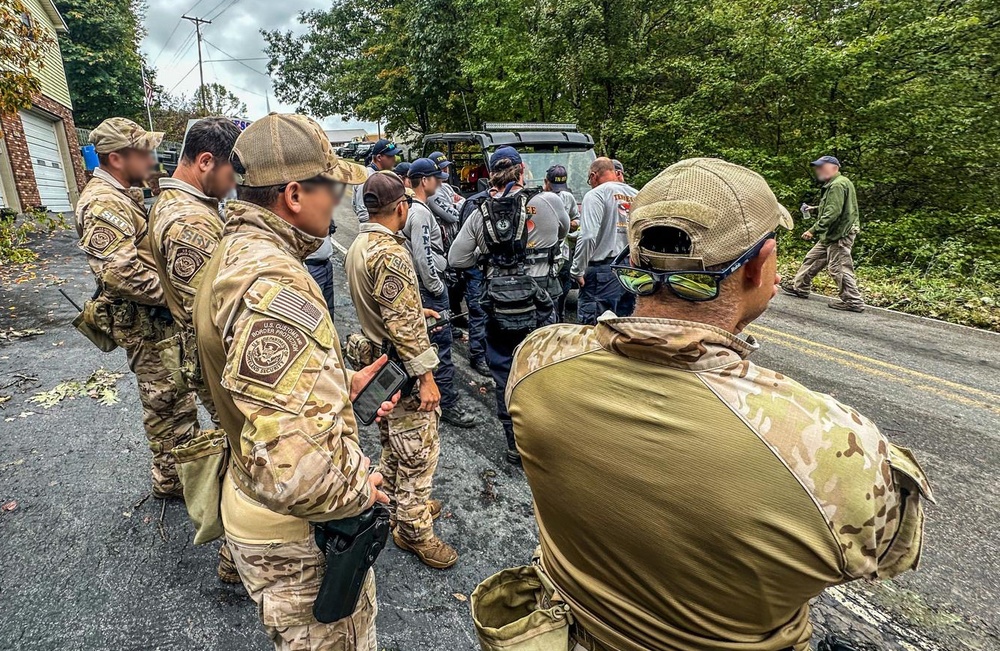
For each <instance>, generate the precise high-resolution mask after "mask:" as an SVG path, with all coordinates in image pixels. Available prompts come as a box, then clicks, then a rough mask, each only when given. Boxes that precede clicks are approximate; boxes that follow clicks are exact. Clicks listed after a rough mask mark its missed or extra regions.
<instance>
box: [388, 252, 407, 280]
mask: <svg viewBox="0 0 1000 651" xmlns="http://www.w3.org/2000/svg"><path fill="white" fill-rule="evenodd" d="M385 266H386V267H388V268H389V271H393V272H395V273H397V274H401V275H403V276H409V275H410V273H411V272H412V271H413V266H412V265H408V264H406V262H405V261H404V260H403V259H402V258H400V257H399V256H398V255H388V256H386V258H385Z"/></svg>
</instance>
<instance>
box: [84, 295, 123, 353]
mask: <svg viewBox="0 0 1000 651" xmlns="http://www.w3.org/2000/svg"><path fill="white" fill-rule="evenodd" d="M111 323H112V318H111V304H110V303H108V302H107V301H103V300H100V299H92V300H89V301H87V302H86V303H84V304H83V311H82V312H80V313H79V314H78V315H76V318H75V319H73V327H74V328H76V329H77V330H79V331H80V333H81V334H82V335H83V336H84V337H86V338H87V339H89V340H90V341H91V342H92V343H93V344H94V345H95V346H97V347H98V348H99V349H100V350H101V351H103V352H105V353H110V352H111V351H112V350H114V349H115V348H118V344H117V343H115V340H114V337H112V336H111Z"/></svg>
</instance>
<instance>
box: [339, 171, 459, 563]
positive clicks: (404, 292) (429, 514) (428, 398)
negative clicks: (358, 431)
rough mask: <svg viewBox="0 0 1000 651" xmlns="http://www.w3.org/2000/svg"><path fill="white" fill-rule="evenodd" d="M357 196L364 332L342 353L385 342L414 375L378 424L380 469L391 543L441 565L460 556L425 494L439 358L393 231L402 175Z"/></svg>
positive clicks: (355, 293) (352, 265) (352, 258)
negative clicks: (361, 217)
mask: <svg viewBox="0 0 1000 651" xmlns="http://www.w3.org/2000/svg"><path fill="white" fill-rule="evenodd" d="M359 194H360V195H361V196H362V198H363V200H364V204H365V209H366V210H367V212H368V219H369V221H367V222H365V223H363V224H361V228H360V230H359V232H358V237H357V238H356V239H355V240H354V242H353V243H352V244H351V248H350V249H349V250H348V251H347V260H346V262H345V267H346V269H347V283H348V286H349V288H350V290H351V299H352V300H353V301H354V307H355V309H356V310H357V312H358V320H359V321H360V322H361V329H362V331H363V333H364V335H363V336H362V335H352V339H351V341H350V342H349V343H348V357H349V358H352V360H354V361H355V363H356V364H360V363H364V362H365V361H367V359H370V358H371V357H372V356H374V351H377V350H379V349H380V348H381V346H382V344H383V342H388V343H390V344H392V346H393V347H394V348H395V354H396V355H397V356H398V358H399V360H401V361H402V364H403V366H404V367H405V370H406V372H407V374H408V375H409V376H410V377H412V378H417V388H416V393H415V394H414V395H409V396H404V397H403V399H402V400H400V402H399V405H398V406H397V407H396V409H395V411H393V412H392V413H391V414H390V415H389V417H388V418H386V419H384V420H383V421H382V422H381V423H380V424H379V433H380V436H381V441H382V458H381V461H380V463H379V470H381V472H382V474H383V476H384V477H385V491H386V493H387V494H388V495H389V509H390V512H391V513H392V525H393V527H392V538H393V540H394V541H395V542H396V544H397V545H398V546H399V547H400V548H402V549H405V550H407V551H411V552H413V553H414V554H416V555H417V557H418V558H420V560H421V561H423V562H424V563H425V564H427V565H428V566H430V567H433V568H437V569H444V568H447V567H451V566H452V565H454V564H455V562H456V561H457V560H458V553H457V552H456V551H455V550H454V549H453V548H452V547H451V546H450V545H448V544H447V543H446V542H444V541H443V540H441V539H440V538H439V537H438V536H437V535H436V534H435V533H434V525H433V519H434V517H436V516H437V514H438V513H440V512H441V504H440V503H439V502H437V500H431V499H430V495H431V483H432V481H433V478H434V470H435V469H436V468H437V462H438V453H439V451H440V446H441V444H440V438H439V436H438V418H439V416H440V412H439V409H438V404H439V402H440V400H441V394H440V393H439V391H438V388H437V384H435V382H434V369H435V368H436V367H437V366H438V363H439V360H438V356H437V353H436V352H435V350H434V348H433V346H431V342H430V338H429V336H428V333H427V322H426V320H425V316H426V315H427V314H432V315H433V316H438V314H437V313H436V312H433V311H431V310H425V309H424V308H423V306H422V304H421V301H420V290H419V287H418V285H417V274H416V271H415V270H414V268H413V260H412V258H411V257H410V253H409V251H408V250H407V249H406V240H405V238H403V237H401V236H399V235H397V233H398V232H400V231H401V230H402V229H403V226H404V225H405V224H406V218H407V215H408V214H409V206H410V201H411V198H410V196H409V195H408V194H407V192H406V189H405V188H404V187H403V182H402V180H400V179H399V177H398V176H396V175H395V173H393V172H378V173H375V174H372V175H371V176H370V177H368V180H367V181H366V182H365V185H364V187H363V188H362V190H361V191H360V192H359Z"/></svg>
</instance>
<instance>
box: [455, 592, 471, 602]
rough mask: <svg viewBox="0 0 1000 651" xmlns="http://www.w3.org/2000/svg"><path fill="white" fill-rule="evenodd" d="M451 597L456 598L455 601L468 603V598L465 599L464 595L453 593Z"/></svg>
mask: <svg viewBox="0 0 1000 651" xmlns="http://www.w3.org/2000/svg"><path fill="white" fill-rule="evenodd" d="M451 596H452V597H455V598H456V599H458V600H459V601H468V600H469V598H468V597H466V596H465V595H464V594H462V593H461V592H455V593H452V595H451Z"/></svg>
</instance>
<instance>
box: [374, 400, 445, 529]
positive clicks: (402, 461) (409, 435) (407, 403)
mask: <svg viewBox="0 0 1000 651" xmlns="http://www.w3.org/2000/svg"><path fill="white" fill-rule="evenodd" d="M419 405H420V401H419V400H417V399H416V397H409V398H404V399H402V400H400V401H399V404H397V405H396V409H394V410H393V412H392V413H391V414H389V417H388V418H383V419H382V420H381V422H379V428H378V429H379V434H380V438H381V441H382V457H381V458H380V459H379V471H380V472H381V473H382V476H383V477H384V478H385V481H384V483H383V484H382V490H383V491H384V492H385V494H386V495H388V496H389V512H390V513H391V517H392V521H393V524H394V525H395V526H396V527H397V531H398V532H399V534H400V536H402V537H403V538H404V539H405V540H407V541H410V542H419V541H422V540H426V539H428V538H430V537H431V536H433V535H434V521H433V519H432V518H431V511H430V508H429V507H428V506H427V500H428V499H430V497H431V484H432V483H433V480H434V471H435V470H436V469H437V463H438V454H439V452H440V450H441V440H440V438H439V437H438V414H437V412H426V411H417V407H418V406H419Z"/></svg>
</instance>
